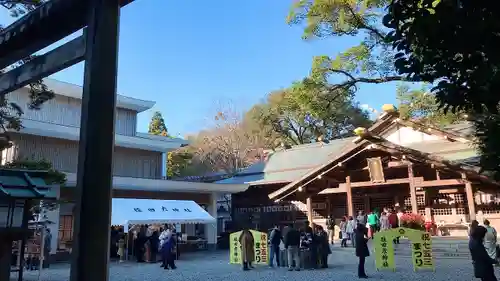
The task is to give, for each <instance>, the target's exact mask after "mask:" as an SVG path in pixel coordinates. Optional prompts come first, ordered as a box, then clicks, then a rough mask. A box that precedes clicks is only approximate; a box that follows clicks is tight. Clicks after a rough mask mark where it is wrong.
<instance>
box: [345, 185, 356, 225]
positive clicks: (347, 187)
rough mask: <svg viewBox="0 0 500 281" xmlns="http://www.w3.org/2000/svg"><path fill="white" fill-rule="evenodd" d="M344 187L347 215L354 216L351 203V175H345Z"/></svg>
mask: <svg viewBox="0 0 500 281" xmlns="http://www.w3.org/2000/svg"><path fill="white" fill-rule="evenodd" d="M345 188H346V193H347V215H349V216H354V205H353V204H352V189H351V176H346V177H345Z"/></svg>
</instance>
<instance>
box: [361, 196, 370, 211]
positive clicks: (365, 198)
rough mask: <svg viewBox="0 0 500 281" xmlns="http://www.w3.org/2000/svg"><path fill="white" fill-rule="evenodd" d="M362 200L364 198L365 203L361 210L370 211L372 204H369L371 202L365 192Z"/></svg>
mask: <svg viewBox="0 0 500 281" xmlns="http://www.w3.org/2000/svg"><path fill="white" fill-rule="evenodd" d="M363 200H364V205H365V209H364V210H363V211H365V212H370V211H371V209H372V206H371V204H370V203H371V202H370V197H369V196H367V195H366V194H365V196H364V198H363Z"/></svg>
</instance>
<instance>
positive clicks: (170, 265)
mask: <svg viewBox="0 0 500 281" xmlns="http://www.w3.org/2000/svg"><path fill="white" fill-rule="evenodd" d="M175 243H176V241H175V237H174V236H173V235H172V234H170V235H168V238H166V241H165V242H164V243H163V245H162V248H161V252H162V253H161V254H162V260H163V261H164V267H163V268H164V269H176V268H177V266H175V256H174V249H175V246H176V245H175Z"/></svg>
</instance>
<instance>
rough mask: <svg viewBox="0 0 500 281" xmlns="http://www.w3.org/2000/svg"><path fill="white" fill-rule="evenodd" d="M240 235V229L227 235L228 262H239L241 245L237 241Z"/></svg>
mask: <svg viewBox="0 0 500 281" xmlns="http://www.w3.org/2000/svg"><path fill="white" fill-rule="evenodd" d="M240 235H241V231H238V232H234V233H231V235H229V241H230V245H229V263H235V264H240V263H241V247H240V241H239V238H240Z"/></svg>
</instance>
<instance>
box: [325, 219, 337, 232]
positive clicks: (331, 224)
mask: <svg viewBox="0 0 500 281" xmlns="http://www.w3.org/2000/svg"><path fill="white" fill-rule="evenodd" d="M326 227H327V228H328V229H329V230H334V229H335V220H334V219H333V218H329V219H327V220H326Z"/></svg>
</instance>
